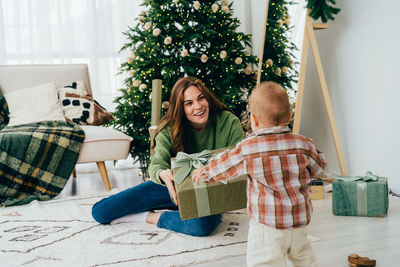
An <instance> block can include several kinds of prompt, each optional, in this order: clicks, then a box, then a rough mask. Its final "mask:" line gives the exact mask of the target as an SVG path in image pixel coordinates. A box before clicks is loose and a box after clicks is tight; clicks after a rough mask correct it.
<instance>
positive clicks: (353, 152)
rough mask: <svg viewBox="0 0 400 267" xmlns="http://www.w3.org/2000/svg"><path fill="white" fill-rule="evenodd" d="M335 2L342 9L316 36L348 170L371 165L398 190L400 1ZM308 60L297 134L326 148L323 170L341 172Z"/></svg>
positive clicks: (361, 171) (358, 172) (355, 172)
mask: <svg viewBox="0 0 400 267" xmlns="http://www.w3.org/2000/svg"><path fill="white" fill-rule="evenodd" d="M337 6H338V7H340V8H341V9H342V11H341V12H340V13H339V14H338V16H337V18H336V19H335V21H333V22H330V23H329V29H327V30H322V31H317V32H316V38H317V42H318V47H319V50H320V55H321V59H322V64H323V67H324V72H325V75H326V80H327V83H328V88H329V92H330V96H331V102H332V105H333V110H334V113H335V118H336V123H337V128H338V133H339V136H340V141H341V144H342V149H343V153H344V158H345V162H346V165H347V169H348V173H349V174H350V175H362V174H364V173H365V172H366V171H368V170H371V171H372V172H374V173H376V174H378V175H380V176H386V177H388V179H389V187H391V189H392V190H393V191H394V192H397V193H400V180H399V179H398V176H399V170H398V169H397V167H396V166H400V161H399V160H400V155H399V151H400V139H399V130H400V126H399V121H400V118H399V115H400V112H399V110H398V106H399V101H400V90H399V89H400V88H399V87H400V86H399V76H400V74H399V62H400V55H399V52H398V49H399V44H400V34H399V29H400V18H399V15H398V10H400V2H398V1H396V0H389V1H385V4H384V5H383V4H379V3H378V2H376V1H372V0H352V1H348V0H338V1H337ZM310 52H311V51H310ZM310 54H311V53H310ZM308 63H309V64H308V67H307V75H306V77H307V78H306V84H305V90H306V93H305V95H304V97H305V100H304V109H303V114H302V125H301V133H303V134H304V135H308V136H311V137H313V138H314V139H315V141H316V143H317V144H318V145H319V146H320V147H321V149H322V150H324V151H325V152H326V155H327V158H328V161H329V164H328V170H330V171H332V172H334V173H340V168H339V167H338V162H337V157H336V154H335V149H334V145H333V141H332V137H331V134H330V128H329V124H328V120H327V116H326V112H325V110H324V105H323V102H322V97H321V93H320V87H319V83H318V77H317V74H316V71H315V65H314V63H313V59H312V57H310V56H309V57H308Z"/></svg>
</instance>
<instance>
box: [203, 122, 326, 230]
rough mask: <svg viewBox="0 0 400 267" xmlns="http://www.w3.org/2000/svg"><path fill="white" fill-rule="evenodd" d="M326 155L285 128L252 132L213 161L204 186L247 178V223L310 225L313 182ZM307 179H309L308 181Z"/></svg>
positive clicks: (319, 172) (307, 139)
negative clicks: (250, 220) (206, 183)
mask: <svg viewBox="0 0 400 267" xmlns="http://www.w3.org/2000/svg"><path fill="white" fill-rule="evenodd" d="M325 166H326V161H325V157H324V155H323V154H322V153H321V152H319V151H318V150H317V149H316V148H315V146H314V143H313V141H312V140H311V139H309V138H307V137H304V136H301V135H296V134H292V133H290V129H289V128H288V127H286V126H277V127H272V128H265V129H260V130H258V131H256V132H255V133H254V134H252V135H250V136H249V137H247V138H246V139H244V140H242V141H241V142H239V143H238V144H237V145H236V147H235V148H234V149H231V150H226V151H224V152H222V153H220V154H218V155H217V156H216V157H214V158H213V159H211V160H210V161H209V163H208V164H207V165H206V167H205V171H206V172H208V175H209V176H208V180H210V181H221V180H230V179H233V178H236V177H238V176H239V175H243V174H247V175H248V179H247V199H248V201H247V209H248V213H249V216H250V218H251V219H253V220H254V221H257V222H260V223H262V224H265V225H268V226H270V227H275V228H277V229H290V228H297V227H301V226H304V225H307V224H308V223H309V222H310V219H311V213H312V205H311V199H310V183H311V177H312V176H315V175H319V174H321V173H323V169H324V168H325ZM310 176H311V177H310Z"/></svg>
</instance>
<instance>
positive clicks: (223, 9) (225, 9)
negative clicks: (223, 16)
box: [221, 6, 229, 13]
mask: <svg viewBox="0 0 400 267" xmlns="http://www.w3.org/2000/svg"><path fill="white" fill-rule="evenodd" d="M221 9H222V11H224V12H225V13H228V12H229V7H228V6H223V7H222V8H221Z"/></svg>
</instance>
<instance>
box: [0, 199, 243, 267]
mask: <svg viewBox="0 0 400 267" xmlns="http://www.w3.org/2000/svg"><path fill="white" fill-rule="evenodd" d="M101 198H102V197H86V198H83V197H81V198H71V199H59V200H51V201H47V202H38V201H34V202H32V203H30V204H28V205H25V206H17V207H9V208H4V209H0V262H1V264H0V265H1V266H28V267H29V266H163V267H164V266H191V265H194V264H199V263H204V262H212V261H216V260H219V259H223V258H229V257H232V256H239V255H245V254H246V245H247V244H246V240H247V227H248V217H247V215H246V214H245V211H244V210H240V211H238V212H231V213H227V214H224V215H223V221H222V223H221V224H220V226H219V227H218V228H217V230H216V231H215V232H214V234H213V235H211V236H209V237H191V236H186V235H183V234H178V233H175V232H171V231H167V230H163V229H159V228H157V227H156V226H153V225H149V224H145V223H119V224H115V225H99V224H97V223H96V222H94V220H93V219H92V218H91V215H90V212H91V207H92V205H93V204H94V203H95V202H96V201H98V200H99V199H101Z"/></svg>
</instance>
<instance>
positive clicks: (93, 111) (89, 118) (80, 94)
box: [58, 81, 114, 125]
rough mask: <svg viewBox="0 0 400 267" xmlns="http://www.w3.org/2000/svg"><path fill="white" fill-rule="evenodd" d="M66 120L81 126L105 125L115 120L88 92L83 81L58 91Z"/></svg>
mask: <svg viewBox="0 0 400 267" xmlns="http://www.w3.org/2000/svg"><path fill="white" fill-rule="evenodd" d="M58 94H59V97H60V101H61V104H62V106H63V110H64V115H65V118H66V119H67V120H68V121H72V122H75V123H76V124H81V125H86V124H89V125H103V124H104V123H106V122H109V121H110V120H112V119H114V117H113V116H112V115H111V113H109V112H107V111H106V109H105V108H103V107H102V106H101V105H100V104H99V103H98V102H97V101H96V100H94V99H93V97H92V96H91V95H90V94H89V92H88V91H87V89H86V87H85V85H84V84H83V82H81V81H77V82H73V83H72V84H71V85H67V86H65V87H64V88H60V89H58Z"/></svg>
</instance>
